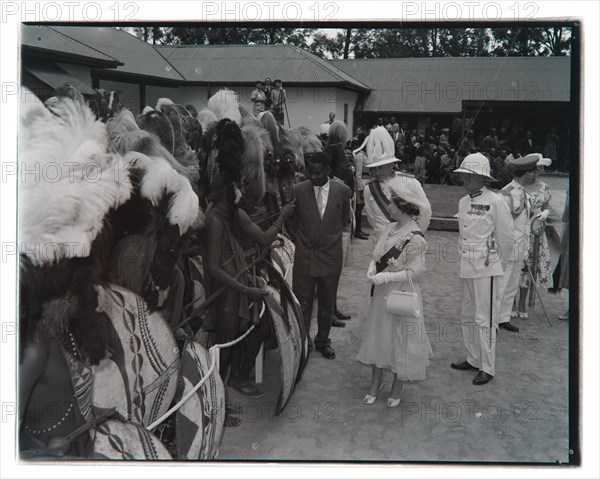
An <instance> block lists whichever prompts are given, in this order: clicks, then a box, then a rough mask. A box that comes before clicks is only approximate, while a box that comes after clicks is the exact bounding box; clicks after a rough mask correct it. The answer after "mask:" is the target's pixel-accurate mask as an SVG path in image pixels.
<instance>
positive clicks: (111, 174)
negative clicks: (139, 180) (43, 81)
mask: <svg viewBox="0 0 600 479" xmlns="http://www.w3.org/2000/svg"><path fill="white" fill-rule="evenodd" d="M28 93H29V94H27V95H25V102H24V104H23V105H22V109H21V133H20V135H21V142H20V143H21V149H20V155H21V165H22V169H23V172H27V174H24V175H23V180H24V181H23V182H22V183H21V189H20V202H19V210H20V238H21V246H22V253H23V254H25V255H26V256H28V257H29V259H30V260H31V262H32V264H33V265H34V266H41V265H44V264H51V263H54V262H56V261H59V260H61V259H64V258H75V257H80V258H81V257H87V256H89V254H90V248H91V244H92V242H93V241H94V239H95V238H96V236H97V235H98V233H99V232H100V231H101V229H102V227H103V220H104V217H105V215H106V214H107V213H108V211H109V210H110V209H112V208H116V207H118V206H119V205H121V204H123V203H124V202H125V201H127V200H128V199H129V197H130V195H131V184H130V181H129V177H128V174H127V171H126V170H125V169H124V168H123V164H122V163H121V162H120V157H119V156H118V155H114V154H111V153H109V152H108V150H107V145H108V137H107V131H106V125H104V124H103V123H102V122H100V121H98V120H97V119H96V118H95V116H94V114H93V113H92V111H91V110H90V108H89V107H88V106H87V105H85V104H83V103H81V102H77V101H73V100H70V99H61V100H60V101H58V102H56V103H55V104H54V105H53V106H52V110H51V111H50V110H48V109H47V108H46V107H44V105H43V104H42V103H41V102H40V101H39V100H38V99H37V98H35V96H34V95H33V93H31V92H28ZM31 172H33V173H31Z"/></svg>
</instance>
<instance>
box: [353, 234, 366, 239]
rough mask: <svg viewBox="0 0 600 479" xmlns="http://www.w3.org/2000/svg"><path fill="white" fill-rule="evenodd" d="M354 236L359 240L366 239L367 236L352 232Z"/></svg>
mask: <svg viewBox="0 0 600 479" xmlns="http://www.w3.org/2000/svg"><path fill="white" fill-rule="evenodd" d="M354 237H355V238H358V239H360V240H368V239H369V236H368V235H366V234H364V233H354Z"/></svg>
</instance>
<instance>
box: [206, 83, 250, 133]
mask: <svg viewBox="0 0 600 479" xmlns="http://www.w3.org/2000/svg"><path fill="white" fill-rule="evenodd" d="M208 108H209V109H210V110H212V111H213V112H214V114H215V116H216V117H217V120H222V119H223V118H229V119H230V120H233V121H235V122H236V123H237V124H238V125H241V124H242V114H241V113H240V107H239V102H238V96H237V93H236V92H234V91H232V90H219V91H218V92H217V93H215V94H214V95H213V96H211V97H210V98H209V99H208Z"/></svg>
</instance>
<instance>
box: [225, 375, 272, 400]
mask: <svg viewBox="0 0 600 479" xmlns="http://www.w3.org/2000/svg"><path fill="white" fill-rule="evenodd" d="M228 384H229V386H231V387H232V388H233V389H235V390H236V391H237V392H239V393H242V394H244V395H246V396H249V397H251V398H253V399H260V398H261V397H263V396H264V395H265V394H264V393H263V392H262V391H261V390H260V389H258V386H257V385H256V384H254V382H252V381H250V380H247V381H244V382H243V383H239V382H237V381H229V383H228Z"/></svg>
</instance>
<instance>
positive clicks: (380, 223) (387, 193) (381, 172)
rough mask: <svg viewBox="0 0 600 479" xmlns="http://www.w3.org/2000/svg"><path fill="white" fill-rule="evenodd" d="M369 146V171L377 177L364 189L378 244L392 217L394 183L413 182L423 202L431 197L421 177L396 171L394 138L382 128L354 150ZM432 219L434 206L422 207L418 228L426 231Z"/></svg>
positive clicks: (372, 132) (377, 129) (426, 201)
mask: <svg viewBox="0 0 600 479" xmlns="http://www.w3.org/2000/svg"><path fill="white" fill-rule="evenodd" d="M365 146H366V148H367V164H366V165H365V167H366V168H369V171H370V173H371V174H372V175H373V176H374V179H373V180H371V181H370V182H369V183H368V184H367V185H366V186H365V190H364V195H365V211H366V213H367V220H368V221H369V224H370V225H371V227H372V228H373V230H374V231H373V246H375V245H376V244H377V241H378V240H379V237H380V235H381V232H382V231H383V229H384V228H385V227H386V226H387V225H389V224H390V222H391V221H392V220H391V219H390V217H389V211H388V209H387V207H386V205H388V204H389V203H390V201H391V200H390V198H391V196H392V195H391V189H390V186H391V185H392V184H394V183H405V182H411V183H413V187H412V188H411V189H412V190H413V191H416V192H417V193H418V194H419V195H420V196H421V204H426V205H429V200H428V199H427V196H426V195H425V192H424V191H423V187H422V186H421V183H419V180H417V179H416V178H415V177H414V176H413V175H410V174H408V173H401V172H398V171H394V164H395V163H396V162H398V161H400V160H399V159H398V158H396V157H395V156H394V140H392V137H391V136H390V135H389V133H388V132H387V131H386V130H385V128H383V127H378V128H374V129H373V130H372V131H371V133H370V134H369V136H368V137H367V139H366V140H365V142H364V143H363V145H362V146H361V147H360V148H358V149H356V150H354V153H356V152H358V151H359V150H361V149H362V148H363V147H365ZM430 220H431V206H429V208H421V215H420V216H419V227H420V228H421V231H423V232H425V231H426V230H427V228H428V227H429V221H430Z"/></svg>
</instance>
